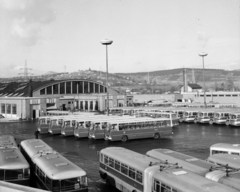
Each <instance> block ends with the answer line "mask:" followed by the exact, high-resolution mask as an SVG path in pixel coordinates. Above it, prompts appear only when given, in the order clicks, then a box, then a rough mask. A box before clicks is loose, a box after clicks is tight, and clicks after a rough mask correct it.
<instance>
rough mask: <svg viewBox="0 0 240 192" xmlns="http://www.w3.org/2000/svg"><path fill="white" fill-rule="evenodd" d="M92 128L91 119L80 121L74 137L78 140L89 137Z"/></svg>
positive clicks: (76, 126)
mask: <svg viewBox="0 0 240 192" xmlns="http://www.w3.org/2000/svg"><path fill="white" fill-rule="evenodd" d="M90 127H91V119H78V120H77V121H76V124H75V128H74V136H75V137H78V138H85V137H88V136H89V130H90Z"/></svg>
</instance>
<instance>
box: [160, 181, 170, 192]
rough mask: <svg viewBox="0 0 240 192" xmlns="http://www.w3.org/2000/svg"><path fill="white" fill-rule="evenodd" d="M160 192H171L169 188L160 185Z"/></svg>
mask: <svg viewBox="0 0 240 192" xmlns="http://www.w3.org/2000/svg"><path fill="white" fill-rule="evenodd" d="M161 192H171V187H169V186H167V185H165V184H163V183H162V185H161Z"/></svg>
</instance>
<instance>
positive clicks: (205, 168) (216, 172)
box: [146, 149, 240, 190]
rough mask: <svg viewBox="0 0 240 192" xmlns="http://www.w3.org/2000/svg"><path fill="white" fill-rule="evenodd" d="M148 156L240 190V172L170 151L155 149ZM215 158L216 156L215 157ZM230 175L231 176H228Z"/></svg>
mask: <svg viewBox="0 0 240 192" xmlns="http://www.w3.org/2000/svg"><path fill="white" fill-rule="evenodd" d="M146 155H147V156H149V157H152V158H156V159H158V160H160V161H167V162H168V163H173V164H174V163H177V164H178V165H179V166H181V167H183V168H184V169H185V170H186V171H190V172H192V173H195V174H197V175H200V176H203V177H206V178H207V179H210V180H213V181H216V182H219V183H222V184H225V185H227V186H229V187H232V188H235V189H238V190H240V172H238V171H236V170H232V169H228V168H227V167H220V166H219V165H217V164H215V165H214V164H212V163H210V162H207V161H205V160H201V159H198V158H195V157H192V156H189V155H185V154H183V153H180V152H176V151H172V150H169V149H153V150H151V151H148V152H147V153H146ZM213 156H215V155H213ZM228 173H229V175H228Z"/></svg>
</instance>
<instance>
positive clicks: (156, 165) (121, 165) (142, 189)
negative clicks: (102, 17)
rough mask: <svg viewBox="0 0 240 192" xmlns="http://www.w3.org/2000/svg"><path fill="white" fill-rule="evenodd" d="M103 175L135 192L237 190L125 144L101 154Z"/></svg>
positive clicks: (231, 191)
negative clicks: (133, 149) (125, 147)
mask: <svg viewBox="0 0 240 192" xmlns="http://www.w3.org/2000/svg"><path fill="white" fill-rule="evenodd" d="M99 162H100V166H99V172H100V177H101V178H102V179H103V180H105V181H106V182H107V183H109V184H110V185H112V186H114V187H116V188H117V189H118V190H120V191H131V192H177V191H184V192H205V191H211V192H233V191H234V192H237V191H238V190H236V189H233V188H231V187H228V186H226V185H223V184H220V183H217V182H214V181H211V180H208V179H206V178H204V177H202V176H199V175H197V174H194V173H191V172H188V171H186V170H184V169H182V168H180V167H179V166H178V165H176V164H175V165H174V164H170V163H165V162H161V161H159V160H157V159H154V158H151V157H148V156H146V155H142V154H139V153H136V152H134V151H131V150H128V149H124V148H121V147H108V148H105V149H102V150H101V151H100V153H99Z"/></svg>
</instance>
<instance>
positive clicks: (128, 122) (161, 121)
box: [38, 112, 178, 142]
mask: <svg viewBox="0 0 240 192" xmlns="http://www.w3.org/2000/svg"><path fill="white" fill-rule="evenodd" d="M158 113H159V115H160V114H161V115H160V116H158V117H156V118H152V117H149V116H145V117H139V118H137V117H135V116H129V115H124V116H115V115H111V116H107V115H95V114H91V113H78V114H76V115H65V116H64V115H62V116H45V117H40V118H39V122H38V123H39V124H38V131H39V132H40V133H41V134H42V133H50V134H62V135H63V136H75V137H78V138H84V137H88V138H92V139H105V140H109V141H123V142H125V141H127V140H131V139H140V138H155V139H158V138H160V137H168V136H171V134H172V127H173V126H177V125H178V121H176V120H174V119H173V118H175V117H176V114H174V113H165V112H164V113H163V112H162V113H160V112H158Z"/></svg>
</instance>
